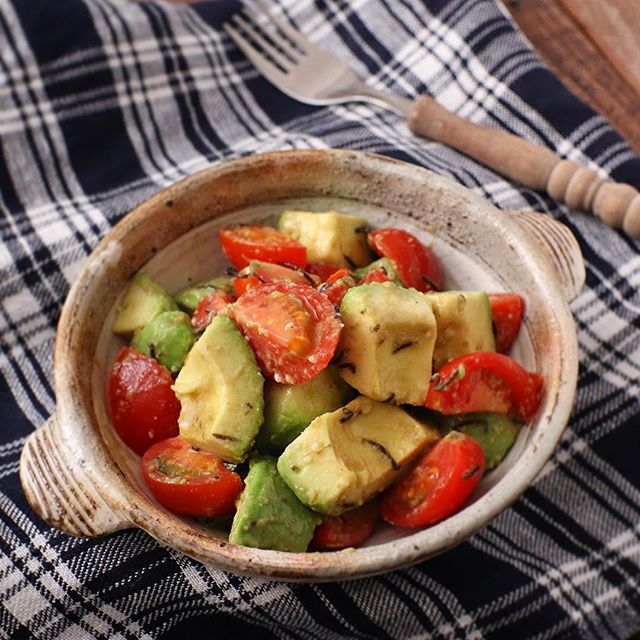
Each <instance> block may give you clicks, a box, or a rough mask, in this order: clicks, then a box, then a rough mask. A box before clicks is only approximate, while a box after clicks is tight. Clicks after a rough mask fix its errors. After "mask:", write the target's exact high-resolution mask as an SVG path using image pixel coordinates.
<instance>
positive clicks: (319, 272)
mask: <svg viewBox="0 0 640 640" xmlns="http://www.w3.org/2000/svg"><path fill="white" fill-rule="evenodd" d="M339 268H340V267H336V266H334V265H332V264H327V263H326V262H308V263H307V266H306V267H305V268H304V270H305V271H306V272H307V273H312V274H313V275H315V276H318V277H319V278H320V280H321V281H323V282H324V281H325V280H326V279H327V278H328V277H329V276H330V275H331V274H333V273H335V272H336V271H338V269H339Z"/></svg>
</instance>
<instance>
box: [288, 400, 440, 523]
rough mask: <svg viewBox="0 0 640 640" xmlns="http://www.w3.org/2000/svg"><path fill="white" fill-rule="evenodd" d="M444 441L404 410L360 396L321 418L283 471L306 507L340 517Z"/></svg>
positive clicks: (301, 438)
mask: <svg viewBox="0 0 640 640" xmlns="http://www.w3.org/2000/svg"><path fill="white" fill-rule="evenodd" d="M439 437H440V436H439V433H438V431H437V430H436V429H435V428H433V427H432V426H430V425H426V424H422V423H421V422H418V421H417V420H415V419H414V418H412V417H411V416H409V414H407V413H406V412H405V411H403V410H402V409H400V408H399V407H396V406H394V405H390V404H384V403H381V402H376V401H375V400H372V399H371V398H367V397H365V396H359V397H357V398H356V399H355V400H352V401H351V402H350V403H349V404H347V405H346V406H344V407H342V408H341V409H338V410H336V411H333V412H332V413H325V414H323V415H321V416H319V417H317V418H316V419H315V420H314V421H313V422H312V423H311V424H310V425H309V426H308V427H307V428H306V429H305V430H304V431H303V432H302V434H301V435H300V436H298V437H297V438H296V439H295V440H294V441H293V442H292V443H291V444H290V445H289V446H288V447H287V448H286V449H285V450H284V453H283V454H282V455H281V456H280V458H279V459H278V472H279V473H280V475H281V476H282V478H283V480H284V481H285V482H286V483H287V484H288V485H289V487H291V489H292V490H293V492H294V493H295V494H296V495H297V496H298V498H299V500H300V501H301V502H302V503H303V504H306V505H307V506H308V507H310V508H312V509H314V510H315V511H318V512H320V513H323V514H326V515H332V516H335V515H340V514H341V513H344V512H345V511H347V510H349V509H353V508H355V507H359V506H360V505H361V504H364V503H365V502H367V501H368V500H370V499H371V498H373V497H374V496H375V495H376V494H378V493H380V492H381V491H383V490H384V489H386V488H387V487H388V486H389V485H390V484H391V482H393V480H394V479H395V478H397V477H398V475H399V474H400V473H402V471H403V469H404V468H406V466H407V465H408V464H409V463H410V462H411V461H412V460H413V459H414V458H415V457H416V456H418V455H419V454H420V452H421V451H423V450H424V448H425V447H427V446H428V445H429V444H430V443H433V442H435V441H436V440H437V439H438V438H439Z"/></svg>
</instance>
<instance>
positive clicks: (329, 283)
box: [318, 269, 357, 307]
mask: <svg viewBox="0 0 640 640" xmlns="http://www.w3.org/2000/svg"><path fill="white" fill-rule="evenodd" d="M356 284H357V282H356V279H355V277H354V275H353V274H352V273H351V271H349V270H348V269H338V270H337V271H334V272H333V273H332V274H331V275H330V276H329V277H328V278H327V279H326V280H325V281H324V282H323V283H322V284H321V285H320V286H319V287H318V291H320V293H322V294H324V295H325V296H327V298H329V300H330V301H331V302H332V303H333V304H334V305H335V306H336V307H339V306H340V303H341V302H342V298H344V294H345V293H347V291H348V290H349V289H351V287H355V286H356Z"/></svg>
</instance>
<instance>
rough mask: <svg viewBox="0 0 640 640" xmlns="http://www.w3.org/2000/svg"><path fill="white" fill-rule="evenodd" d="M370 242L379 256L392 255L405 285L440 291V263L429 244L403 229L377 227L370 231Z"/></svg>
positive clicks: (390, 256) (386, 256)
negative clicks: (427, 245) (423, 242)
mask: <svg viewBox="0 0 640 640" xmlns="http://www.w3.org/2000/svg"><path fill="white" fill-rule="evenodd" d="M368 239H369V244H370V245H371V248H372V249H373V250H374V251H375V252H376V253H377V254H379V255H381V256H384V257H385V258H390V259H391V260H393V262H394V263H395V265H396V268H397V270H398V275H399V276H400V279H401V280H402V283H403V284H404V285H405V286H406V287H413V288H414V289H417V290H418V291H423V292H425V291H440V289H441V287H442V274H441V272H440V263H439V262H438V260H437V258H436V257H435V256H434V255H433V252H432V251H431V249H429V248H428V247H425V246H424V245H423V244H422V243H421V242H420V240H418V239H417V238H416V237H415V236H413V235H411V234H410V233H409V232H408V231H403V230H402V229H375V230H374V231H370V232H369V236H368Z"/></svg>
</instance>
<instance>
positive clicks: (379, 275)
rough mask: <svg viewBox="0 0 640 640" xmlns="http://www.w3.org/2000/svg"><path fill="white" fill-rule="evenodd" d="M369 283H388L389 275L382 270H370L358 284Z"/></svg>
mask: <svg viewBox="0 0 640 640" xmlns="http://www.w3.org/2000/svg"><path fill="white" fill-rule="evenodd" d="M371 282H389V274H388V273H387V272H386V271H385V270H384V269H371V271H367V273H366V274H365V276H364V278H362V280H361V281H360V284H369V283H371Z"/></svg>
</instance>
